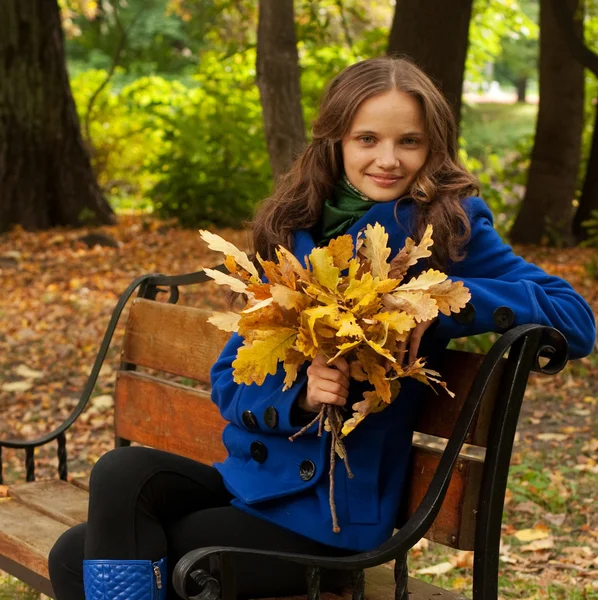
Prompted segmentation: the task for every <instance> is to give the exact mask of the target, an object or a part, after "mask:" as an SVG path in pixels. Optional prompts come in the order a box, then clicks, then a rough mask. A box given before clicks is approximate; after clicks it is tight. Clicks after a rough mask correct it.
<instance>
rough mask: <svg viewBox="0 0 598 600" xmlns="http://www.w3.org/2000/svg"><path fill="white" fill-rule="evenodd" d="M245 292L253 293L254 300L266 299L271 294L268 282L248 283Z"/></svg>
mask: <svg viewBox="0 0 598 600" xmlns="http://www.w3.org/2000/svg"><path fill="white" fill-rule="evenodd" d="M247 293H249V294H253V297H254V298H255V299H256V300H266V299H267V298H269V297H270V296H271V295H272V294H271V292H270V284H269V283H250V284H249V285H248V286H247Z"/></svg>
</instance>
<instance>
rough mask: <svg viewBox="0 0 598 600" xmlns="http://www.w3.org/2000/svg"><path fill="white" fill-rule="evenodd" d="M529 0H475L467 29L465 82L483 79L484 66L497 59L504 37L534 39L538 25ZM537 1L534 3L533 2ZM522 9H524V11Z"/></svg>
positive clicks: (536, 36)
mask: <svg viewBox="0 0 598 600" xmlns="http://www.w3.org/2000/svg"><path fill="white" fill-rule="evenodd" d="M530 4H534V3H533V2H531V0H518V1H516V0H475V2H474V6H473V15H472V21H471V25H470V28H469V52H468V56H467V65H466V76H467V79H468V80H469V81H478V82H480V81H483V80H484V79H485V78H486V68H487V65H488V64H489V63H492V62H494V61H495V59H497V58H498V57H499V56H500V55H501V53H502V49H503V41H504V40H505V39H506V38H511V39H524V40H536V39H537V38H538V26H537V24H536V22H535V21H534V19H533V18H530V16H529V15H530V14H531V15H532V17H533V13H534V11H533V10H529V7H528V5H530ZM536 4H537V3H536ZM524 9H525V10H524Z"/></svg>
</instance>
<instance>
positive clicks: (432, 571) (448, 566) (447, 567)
mask: <svg viewBox="0 0 598 600" xmlns="http://www.w3.org/2000/svg"><path fill="white" fill-rule="evenodd" d="M454 568H455V565H453V563H451V562H441V563H438V564H437V565H434V566H432V567H425V568H423V569H418V570H417V571H416V573H418V574H419V575H442V574H443V573H448V572H449V571H452V570H453V569H454Z"/></svg>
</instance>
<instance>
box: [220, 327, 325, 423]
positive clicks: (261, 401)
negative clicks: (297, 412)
mask: <svg viewBox="0 0 598 600" xmlns="http://www.w3.org/2000/svg"><path fill="white" fill-rule="evenodd" d="M242 344H243V338H242V337H241V336H239V335H238V334H237V333H234V334H233V335H232V336H231V338H230V339H229V341H228V343H227V344H226V346H225V347H224V349H223V351H222V353H221V355H220V357H219V358H218V360H217V361H216V362H215V363H214V365H213V366H212V368H211V370H210V382H211V384H212V400H213V401H214V402H215V403H216V405H217V406H218V408H219V409H220V414H221V415H222V416H223V417H224V419H226V420H227V421H229V422H230V423H233V424H235V425H237V426H238V427H241V428H243V429H251V428H252V427H251V425H248V423H251V419H250V418H248V417H250V415H248V414H247V413H251V414H252V415H253V416H254V417H255V419H257V429H256V431H257V430H259V431H260V432H264V433H274V434H287V435H291V434H293V433H296V432H297V431H298V430H299V429H300V427H299V426H297V425H292V424H291V410H292V408H293V405H294V403H295V401H296V400H297V397H298V395H299V393H300V392H301V390H302V389H303V387H304V386H305V384H306V383H307V374H306V371H307V365H304V366H303V368H301V369H300V370H299V373H298V374H297V379H296V381H295V383H294V384H293V385H292V386H291V387H290V389H288V390H287V391H286V392H283V391H282V387H283V384H284V377H285V372H284V369H283V368H282V365H281V364H279V365H278V370H277V371H276V373H275V374H274V375H267V376H266V379H265V380H264V383H263V384H262V385H261V386H258V385H256V384H251V385H246V384H244V383H241V384H237V383H235V381H234V379H233V366H232V363H233V361H234V360H235V358H236V357H237V350H238V349H239V347H240V346H242ZM266 411H268V413H267V415H268V416H267V417H266ZM274 411H275V412H274ZM244 413H245V419H244V418H243V417H244ZM272 414H274V415H275V419H274V420H273V419H272ZM314 416H315V415H314ZM273 423H275V425H274V426H273Z"/></svg>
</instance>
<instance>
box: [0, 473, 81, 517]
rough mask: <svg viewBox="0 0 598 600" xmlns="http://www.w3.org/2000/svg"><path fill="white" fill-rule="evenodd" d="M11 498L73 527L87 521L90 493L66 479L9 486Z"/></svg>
mask: <svg viewBox="0 0 598 600" xmlns="http://www.w3.org/2000/svg"><path fill="white" fill-rule="evenodd" d="M8 494H9V496H10V497H11V498H14V499H15V500H18V501H19V502H20V503H21V504H23V505H25V506H28V507H29V508H32V509H33V510H36V511H37V512H40V513H43V514H45V515H47V516H49V517H51V518H52V519H54V520H55V521H60V522H61V523H64V524H65V525H69V526H70V527H73V526H75V525H78V524H79V523H83V522H85V521H87V505H88V503H89V494H88V493H87V492H85V491H83V490H82V489H79V488H78V487H76V486H74V485H71V484H70V483H67V482H66V481H60V480H58V479H57V480H53V481H36V482H31V483H21V484H19V485H13V486H10V487H9V488H8Z"/></svg>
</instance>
